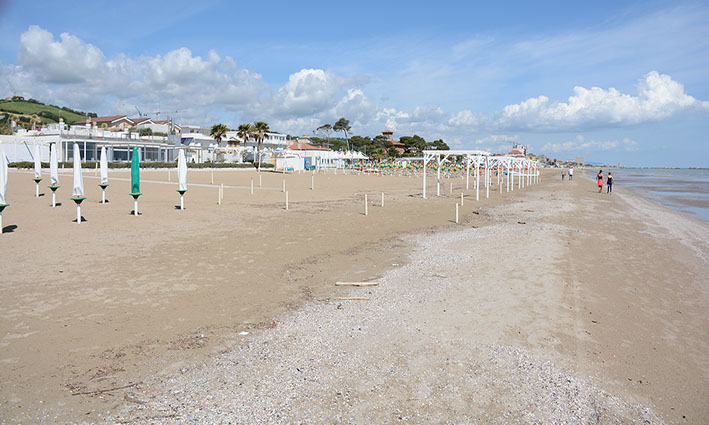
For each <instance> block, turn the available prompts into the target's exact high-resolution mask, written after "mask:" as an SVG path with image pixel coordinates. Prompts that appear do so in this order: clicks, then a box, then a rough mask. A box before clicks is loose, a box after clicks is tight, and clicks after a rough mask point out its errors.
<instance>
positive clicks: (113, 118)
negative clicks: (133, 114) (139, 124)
mask: <svg viewBox="0 0 709 425" xmlns="http://www.w3.org/2000/svg"><path fill="white" fill-rule="evenodd" d="M74 125H75V126H85V127H98V128H103V129H109V130H121V131H122V130H126V129H128V128H131V127H133V126H135V122H134V121H133V120H132V119H130V118H128V116H127V115H110V116H106V117H96V118H92V117H87V118H86V119H84V120H81V121H77V122H75V123H74Z"/></svg>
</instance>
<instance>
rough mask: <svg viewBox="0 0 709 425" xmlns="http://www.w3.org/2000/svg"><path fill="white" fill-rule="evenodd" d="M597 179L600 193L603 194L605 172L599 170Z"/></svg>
mask: <svg viewBox="0 0 709 425" xmlns="http://www.w3.org/2000/svg"><path fill="white" fill-rule="evenodd" d="M596 179H597V180H598V193H601V192H603V170H598V174H596Z"/></svg>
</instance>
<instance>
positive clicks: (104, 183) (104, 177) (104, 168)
mask: <svg viewBox="0 0 709 425" xmlns="http://www.w3.org/2000/svg"><path fill="white" fill-rule="evenodd" d="M99 168H100V169H101V183H100V184H99V185H98V186H99V187H100V188H101V203H102V204H105V203H106V188H107V187H108V158H106V147H105V146H101V160H100V166H99Z"/></svg>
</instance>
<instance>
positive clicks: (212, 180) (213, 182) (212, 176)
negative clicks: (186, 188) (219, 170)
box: [211, 171, 214, 184]
mask: <svg viewBox="0 0 709 425" xmlns="http://www.w3.org/2000/svg"><path fill="white" fill-rule="evenodd" d="M211 184H214V171H212V183H211Z"/></svg>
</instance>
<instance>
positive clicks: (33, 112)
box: [0, 96, 96, 127]
mask: <svg viewBox="0 0 709 425" xmlns="http://www.w3.org/2000/svg"><path fill="white" fill-rule="evenodd" d="M2 112H7V113H9V114H10V117H8V118H12V119H13V120H14V121H15V122H17V123H18V124H19V125H22V126H24V127H31V126H32V124H33V123H34V124H47V123H56V122H59V118H60V117H61V118H62V119H64V122H65V123H67V124H73V123H74V122H76V121H79V120H83V119H85V118H86V117H87V116H91V117H95V116H96V114H95V113H91V112H88V113H87V112H82V111H76V110H73V109H71V108H67V107H66V106H62V107H59V106H56V105H45V104H44V103H42V102H40V101H38V100H35V99H29V100H24V98H22V97H20V96H13V97H11V98H7V99H2V100H0V113H2Z"/></svg>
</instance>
